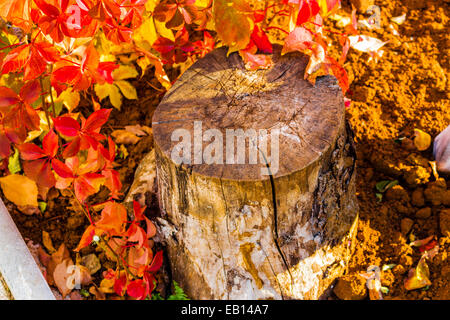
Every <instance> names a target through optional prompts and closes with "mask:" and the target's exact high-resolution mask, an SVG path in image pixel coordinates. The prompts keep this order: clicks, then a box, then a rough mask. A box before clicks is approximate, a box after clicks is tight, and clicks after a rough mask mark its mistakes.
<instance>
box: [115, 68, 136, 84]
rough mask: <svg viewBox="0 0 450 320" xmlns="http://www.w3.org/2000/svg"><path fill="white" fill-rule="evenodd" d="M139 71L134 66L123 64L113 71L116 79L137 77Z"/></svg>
mask: <svg viewBox="0 0 450 320" xmlns="http://www.w3.org/2000/svg"><path fill="white" fill-rule="evenodd" d="M138 75H139V73H138V72H137V71H136V69H135V68H134V67H133V66H124V65H121V66H119V68H117V69H116V70H114V71H113V78H114V80H124V79H130V78H136V77H137V76H138Z"/></svg>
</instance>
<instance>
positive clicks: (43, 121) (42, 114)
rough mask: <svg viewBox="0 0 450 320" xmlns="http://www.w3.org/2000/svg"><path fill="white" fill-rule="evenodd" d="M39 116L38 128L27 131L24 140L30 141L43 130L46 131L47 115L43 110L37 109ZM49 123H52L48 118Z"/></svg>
mask: <svg viewBox="0 0 450 320" xmlns="http://www.w3.org/2000/svg"><path fill="white" fill-rule="evenodd" d="M37 114H38V116H39V130H32V131H28V136H27V138H26V139H25V142H30V141H33V140H34V139H36V138H37V137H39V136H40V135H41V134H42V133H43V132H47V131H48V122H47V116H46V115H45V111H37ZM50 123H53V122H52V120H51V119H50Z"/></svg>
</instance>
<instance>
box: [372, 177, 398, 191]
mask: <svg viewBox="0 0 450 320" xmlns="http://www.w3.org/2000/svg"><path fill="white" fill-rule="evenodd" d="M396 185H398V180H392V181H391V180H383V181H380V182H378V183H377V184H376V185H375V187H376V188H377V190H378V191H379V192H381V193H383V192H385V191H386V190H387V189H389V188H392V187H393V186H396Z"/></svg>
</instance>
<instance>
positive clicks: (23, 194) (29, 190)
mask: <svg viewBox="0 0 450 320" xmlns="http://www.w3.org/2000/svg"><path fill="white" fill-rule="evenodd" d="M0 185H1V187H2V190H3V193H4V194H5V197H6V198H7V199H8V200H9V201H11V202H14V204H16V205H18V206H33V207H37V206H38V202H37V196H38V188H37V185H36V182H34V181H33V180H31V179H29V178H27V177H25V176H22V175H18V174H11V175H9V176H6V177H3V178H0Z"/></svg>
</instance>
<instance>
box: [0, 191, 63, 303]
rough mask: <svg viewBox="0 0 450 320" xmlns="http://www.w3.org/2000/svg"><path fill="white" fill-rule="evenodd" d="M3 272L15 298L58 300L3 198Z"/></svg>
mask: <svg viewBox="0 0 450 320" xmlns="http://www.w3.org/2000/svg"><path fill="white" fill-rule="evenodd" d="M0 273H1V275H2V276H3V279H4V280H5V282H6V285H7V286H8V289H9V291H10V292H11V295H12V296H13V298H14V299H15V300H55V296H54V295H53V293H52V291H51V290H50V288H49V286H48V284H47V281H45V279H44V276H43V275H42V273H41V271H40V270H39V267H38V266H37V264H36V262H35V261H34V259H33V256H32V255H31V253H30V251H29V250H28V247H27V245H26V244H25V241H24V240H23V238H22V236H21V234H20V232H19V230H18V229H17V227H16V225H15V223H14V221H13V219H12V218H11V216H10V215H9V212H8V210H7V209H6V207H5V204H4V203H3V201H2V200H1V199H0Z"/></svg>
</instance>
